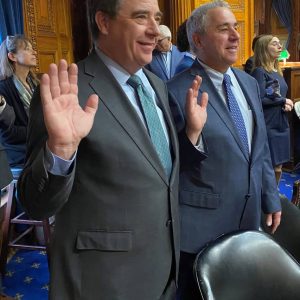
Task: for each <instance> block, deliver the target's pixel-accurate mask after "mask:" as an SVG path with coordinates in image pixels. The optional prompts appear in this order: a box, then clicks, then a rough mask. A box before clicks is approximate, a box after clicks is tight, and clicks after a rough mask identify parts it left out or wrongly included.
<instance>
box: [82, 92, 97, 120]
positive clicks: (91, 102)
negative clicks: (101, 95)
mask: <svg viewBox="0 0 300 300" xmlns="http://www.w3.org/2000/svg"><path fill="white" fill-rule="evenodd" d="M98 103H99V99H98V96H97V95H96V94H93V95H90V96H89V98H88V100H87V102H86V105H85V108H84V111H85V112H86V113H88V114H91V115H95V114H96V112H97V109H98Z"/></svg>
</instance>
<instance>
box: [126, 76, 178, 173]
mask: <svg viewBox="0 0 300 300" xmlns="http://www.w3.org/2000/svg"><path fill="white" fill-rule="evenodd" d="M127 83H128V84H129V85H130V86H132V87H133V88H134V89H135V91H136V92H137V95H138V97H139V100H140V103H141V106H142V109H143V112H144V116H145V119H146V124H147V127H148V131H149V134H150V137H151V141H152V143H153V145H154V147H155V149H156V152H157V154H158V156H159V158H160V161H161V163H162V165H163V167H164V169H165V172H166V174H167V176H168V178H169V177H170V175H171V171H172V159H171V153H170V149H169V145H168V142H167V139H166V136H165V133H164V130H163V127H162V124H161V121H160V119H159V116H158V113H157V110H156V107H155V105H154V102H153V99H152V97H151V95H150V94H149V93H148V91H147V90H146V88H145V86H144V85H143V83H142V80H141V79H140V77H139V76H137V75H132V76H130V78H129V79H128V81H127Z"/></svg>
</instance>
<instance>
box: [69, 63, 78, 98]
mask: <svg viewBox="0 0 300 300" xmlns="http://www.w3.org/2000/svg"><path fill="white" fill-rule="evenodd" d="M69 82H70V92H71V93H73V94H76V95H77V94H78V85H77V82H78V67H77V65H76V64H71V65H70V67H69Z"/></svg>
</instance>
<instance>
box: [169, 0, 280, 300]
mask: <svg viewBox="0 0 300 300" xmlns="http://www.w3.org/2000/svg"><path fill="white" fill-rule="evenodd" d="M187 32H188V38H189V41H190V45H191V48H192V50H193V52H194V53H195V54H196V55H197V58H196V60H195V62H194V64H193V65H192V67H191V68H189V69H188V70H186V71H184V72H182V73H180V74H178V75H177V76H175V77H174V78H173V79H172V80H171V81H169V82H168V88H169V93H170V107H171V110H172V112H173V116H174V120H175V123H176V126H177V131H178V132H179V141H180V140H181V139H182V136H183V135H182V132H184V131H185V127H186V125H187V124H188V123H189V122H188V121H187V119H186V112H185V105H186V103H185V95H184V93H183V91H185V90H186V88H187V87H188V86H189V85H190V83H191V82H192V81H193V78H194V77H195V76H196V75H199V76H200V77H202V84H201V87H200V90H199V97H200V96H201V94H202V93H204V92H207V93H208V96H209V103H208V107H207V122H206V124H205V126H204V128H203V130H202V133H201V140H200V141H199V144H200V145H199V147H200V148H203V149H204V150H206V151H207V152H208V157H207V159H205V160H203V161H199V160H197V159H196V158H195V157H193V156H191V155H190V154H189V155H188V157H189V159H190V161H193V163H191V164H190V165H186V164H181V167H180V170H181V173H180V188H179V195H180V196H179V197H180V199H179V203H180V220H181V255H180V267H179V283H178V284H179V292H178V297H179V299H180V300H198V299H200V298H201V297H200V295H199V291H198V288H197V284H196V282H195V280H194V278H193V263H194V259H195V257H196V254H197V253H198V252H199V251H200V249H201V248H203V247H204V246H205V244H206V243H208V242H210V241H213V240H215V239H216V238H217V237H218V236H220V235H222V234H226V233H230V232H233V231H237V230H244V229H249V230H257V229H259V226H260V222H261V211H263V212H264V213H265V214H266V215H267V218H266V223H267V225H268V227H269V228H270V230H271V231H272V232H274V231H275V230H276V228H277V226H278V225H279V223H280V217H281V206H280V200H279V195H278V191H277V187H276V181H275V176H274V171H273V168H272V164H271V159H270V152H269V148H268V139H267V135H266V127H265V121H264V116H263V112H262V104H261V101H260V97H259V89H258V86H257V82H256V81H255V80H253V78H251V77H250V76H249V75H248V74H246V73H245V72H243V71H240V70H238V69H235V68H232V67H231V65H232V64H234V63H235V62H236V61H237V58H238V49H239V42H240V35H239V33H238V23H237V21H236V18H235V16H234V15H233V13H232V12H231V10H230V7H229V5H228V4H227V3H226V2H224V1H214V2H210V3H207V4H204V5H202V6H200V7H199V8H197V9H196V10H195V11H194V12H193V13H192V15H191V16H190V17H189V19H188V21H187ZM190 147H192V145H190ZM187 149H188V148H187ZM180 150H181V156H185V151H186V150H185V149H180Z"/></svg>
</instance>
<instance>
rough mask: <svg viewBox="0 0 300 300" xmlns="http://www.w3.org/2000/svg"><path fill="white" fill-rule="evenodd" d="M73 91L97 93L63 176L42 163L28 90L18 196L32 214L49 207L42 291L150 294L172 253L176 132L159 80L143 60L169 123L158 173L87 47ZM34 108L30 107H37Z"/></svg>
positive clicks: (163, 279) (110, 298)
mask: <svg viewBox="0 0 300 300" xmlns="http://www.w3.org/2000/svg"><path fill="white" fill-rule="evenodd" d="M78 67H79V78H78V80H79V81H78V85H79V101H80V104H81V105H82V106H84V104H85V101H86V99H87V98H88V96H89V95H91V94H93V93H96V94H97V95H98V96H99V100H100V101H99V109H98V111H97V114H96V116H95V121H94V125H93V128H92V130H91V132H90V133H89V135H88V136H87V137H86V138H84V139H83V140H82V141H81V143H80V145H79V148H78V152H77V157H76V162H75V164H74V167H73V170H72V172H71V173H70V174H69V175H68V176H54V175H51V174H50V173H47V171H46V169H45V165H44V146H45V140H46V138H47V137H46V130H45V127H44V124H43V120H42V111H41V104H40V100H39V97H38V95H37V94H36V95H35V96H34V97H33V100H32V106H31V113H30V115H31V116H32V118H30V122H29V140H28V155H29V156H28V159H27V162H26V166H25V168H24V170H23V173H22V175H21V178H20V180H19V189H20V197H21V201H22V203H23V205H24V207H25V208H26V210H27V212H28V213H29V214H30V215H31V216H32V217H33V218H36V219H43V218H46V217H50V216H51V215H54V214H55V216H56V221H55V233H54V236H53V242H52V248H51V268H50V270H51V284H50V286H51V289H50V299H55V300H77V299H88V300H94V299H101V300H105V299H107V300H118V299H120V300H132V299H149V300H153V299H159V297H160V296H161V295H162V293H163V290H164V288H165V286H166V285H167V282H168V280H169V278H174V279H175V272H176V270H177V264H178V256H179V233H178V228H179V222H178V213H177V210H178V207H177V206H178V205H177V204H178V203H177V198H178V168H179V162H178V142H177V135H176V130H175V126H174V124H173V121H172V117H171V112H170V108H169V105H168V101H167V90H166V86H165V84H164V83H163V82H162V81H161V80H160V79H158V78H157V77H156V76H154V75H153V74H151V73H150V72H148V71H147V70H145V73H146V75H147V76H148V78H149V81H150V83H151V85H152V86H153V88H154V90H155V92H156V94H157V95H158V98H159V100H160V105H161V109H162V111H163V112H164V117H165V120H166V123H167V126H168V129H169V137H170V143H171V150H172V156H173V170H172V174H171V178H170V180H169V179H168V178H167V176H166V174H165V172H164V169H163V166H162V164H161V162H160V160H159V157H158V155H157V153H156V151H155V149H154V147H153V145H152V143H151V140H150V137H149V135H148V133H147V132H146V129H145V127H144V126H143V125H142V123H141V120H140V119H139V117H138V115H137V113H136V111H135V110H134V108H133V107H132V106H131V104H130V102H129V100H128V98H127V97H126V95H125V94H124V92H123V90H122V89H121V87H120V85H119V84H118V83H117V82H116V80H115V78H114V77H113V75H112V74H111V72H110V71H109V70H108V68H107V67H106V66H105V65H104V64H103V62H102V61H101V59H100V58H99V57H98V56H97V54H96V53H95V52H93V53H92V54H91V55H90V56H89V57H87V58H86V59H85V60H83V61H81V62H79V64H78ZM38 116H40V117H38Z"/></svg>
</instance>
